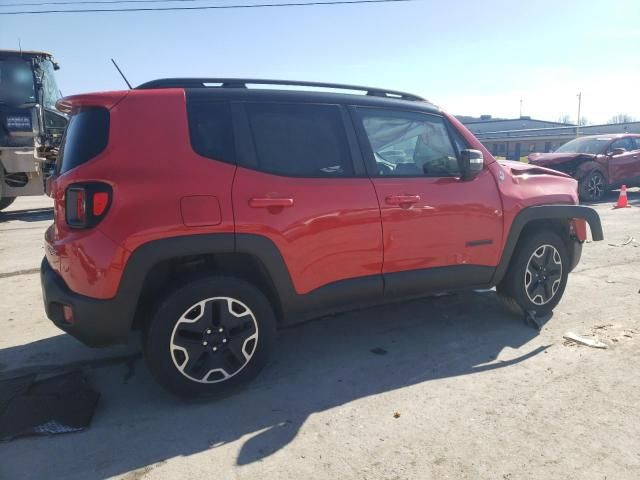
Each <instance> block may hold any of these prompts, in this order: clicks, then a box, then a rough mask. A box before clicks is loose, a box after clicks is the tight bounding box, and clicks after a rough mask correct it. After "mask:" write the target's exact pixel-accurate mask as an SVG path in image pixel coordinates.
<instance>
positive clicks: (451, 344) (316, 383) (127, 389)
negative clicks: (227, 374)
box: [6, 291, 547, 478]
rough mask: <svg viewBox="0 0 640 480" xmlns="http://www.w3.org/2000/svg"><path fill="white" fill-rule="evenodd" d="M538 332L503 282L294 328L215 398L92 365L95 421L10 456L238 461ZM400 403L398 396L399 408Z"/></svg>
mask: <svg viewBox="0 0 640 480" xmlns="http://www.w3.org/2000/svg"><path fill="white" fill-rule="evenodd" d="M537 335H538V331H537V330H536V329H534V328H532V327H530V326H527V325H525V323H524V321H523V320H522V319H519V318H517V317H515V316H513V315H512V314H509V313H507V312H506V311H505V310H504V309H503V307H502V306H501V304H500V303H499V301H498V299H497V298H496V295H495V293H494V292H491V291H489V292H482V293H480V292H465V293H458V294H452V295H447V296H440V297H433V298H428V299H422V300H416V301H412V302H405V303H397V304H393V305H387V306H384V307H377V308H371V309H366V310H359V311H356V312H352V313H348V314H342V315H336V316H334V317H327V318H324V319H321V320H318V321H314V322H309V323H306V324H303V325H299V326H296V327H291V328H287V329H284V330H282V331H281V332H280V335H279V341H278V344H277V345H278V346H277V349H276V352H275V358H274V361H273V362H272V363H271V364H270V365H269V366H268V367H267V368H266V369H265V370H264V371H263V373H262V374H261V375H260V376H259V377H258V378H257V379H256V380H255V381H254V382H253V383H251V384H249V385H247V386H246V387H245V388H244V389H241V390H239V391H237V392H235V393H234V394H233V395H231V396H228V397H226V398H223V399H219V400H215V401H213V400H208V401H187V402H185V401H183V400H180V399H176V398H174V397H172V396H171V395H169V394H166V393H165V392H164V391H163V390H162V389H161V388H160V387H159V386H158V385H156V384H155V382H154V381H153V379H152V378H151V376H150V375H149V373H148V370H147V369H146V368H145V366H144V364H143V363H142V362H137V363H136V364H135V365H132V364H131V362H130V363H129V364H128V365H127V366H126V367H124V366H122V365H119V366H110V367H106V368H96V369H94V370H91V371H90V372H89V373H90V377H91V378H92V383H93V385H94V388H96V389H97V390H98V391H100V392H101V393H102V400H101V403H100V405H99V407H98V410H97V411H96V413H95V417H94V424H93V425H92V426H91V427H90V428H89V430H87V431H86V432H83V433H79V434H75V435H66V436H58V437H57V438H33V439H24V440H19V441H17V442H13V445H11V446H12V447H15V450H13V453H12V458H14V459H15V462H16V464H17V463H18V462H21V461H22V460H20V458H21V457H22V456H24V455H26V456H28V457H29V462H30V464H31V465H32V466H33V469H32V472H31V473H32V474H33V476H34V477H35V478H37V476H38V474H43V475H45V476H47V475H50V474H54V473H55V474H58V473H71V472H72V473H73V474H74V475H77V476H78V478H105V477H110V476H114V475H120V474H124V473H126V472H131V471H135V470H138V469H144V470H145V471H147V470H148V469H149V468H152V467H149V466H150V465H153V464H156V463H158V462H164V461H166V460H169V459H171V458H174V457H179V456H189V455H193V454H197V453H200V452H204V451H207V450H209V451H211V452H212V453H211V455H214V456H215V455H216V453H215V450H216V449H219V448H224V447H225V446H227V445H228V444H230V443H234V442H239V443H238V444H237V445H233V446H231V447H230V448H232V449H234V448H235V449H237V450H238V453H237V455H235V457H236V459H235V461H236V464H237V465H247V464H251V463H253V462H257V461H260V460H261V459H264V458H266V457H268V456H270V455H272V454H274V453H276V452H278V451H280V450H282V449H284V448H285V447H286V446H287V445H288V444H289V443H290V442H291V441H292V440H293V439H294V438H295V437H296V435H297V434H298V432H299V430H300V429H301V427H302V426H303V425H304V423H305V422H306V420H307V419H308V418H309V417H310V416H311V415H313V414H316V413H318V412H326V411H328V410H331V409H333V408H335V407H342V408H341V410H340V411H338V412H337V413H336V416H335V418H334V419H332V420H330V421H328V422H326V429H327V432H325V433H327V434H328V433H329V432H330V431H331V429H332V427H331V422H341V421H343V420H344V418H345V415H347V416H355V417H356V418H357V417H358V416H360V415H363V412H360V411H359V409H358V406H357V404H355V405H351V406H349V404H351V402H356V401H358V400H360V399H363V398H366V397H371V396H375V395H378V394H382V393H385V392H390V391H394V390H397V389H402V388H407V387H411V386H414V385H417V384H421V383H424V382H430V381H433V380H437V379H442V378H449V377H457V376H464V375H468V376H473V375H474V374H476V373H480V372H487V371H489V370H495V369H503V368H510V367H513V366H514V365H516V364H518V363H521V362H525V361H527V360H528V359H530V358H532V357H533V356H535V355H538V354H540V353H542V352H543V351H544V350H545V349H546V348H547V346H544V345H541V344H540V342H534V344H535V345H537V346H529V347H528V346H527V343H528V342H530V341H531V340H533V339H534V338H535V337H536V336H537ZM505 348H508V350H507V351H505V352H504V353H502V355H501V352H503V350H504V349H505ZM511 349H518V350H511ZM499 356H500V359H499V360H497V359H498V357H499ZM470 381H472V380H471V379H470ZM428 401H444V402H446V401H447V399H444V398H433V399H429V400H428ZM345 407H346V413H345V410H344V408H345ZM394 410H395V409H394V405H392V404H389V405H388V412H387V413H388V415H389V416H390V417H391V416H392V415H393V412H394ZM359 412H360V413H359ZM364 418H369V417H367V415H366V414H365V415H364ZM341 419H342V420H341ZM385 420H386V419H385ZM363 421H366V420H363ZM354 435H356V436H357V432H354ZM221 455H222V454H221ZM212 458H215V457H212ZM23 460H26V458H24V459H23ZM217 461H219V460H217ZM16 468H17V467H16ZM6 473H12V470H11V469H8V471H7V472H6Z"/></svg>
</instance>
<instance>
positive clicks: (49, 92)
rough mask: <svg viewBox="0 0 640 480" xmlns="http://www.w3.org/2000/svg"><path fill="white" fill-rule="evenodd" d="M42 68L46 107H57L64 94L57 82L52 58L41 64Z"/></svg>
mask: <svg viewBox="0 0 640 480" xmlns="http://www.w3.org/2000/svg"><path fill="white" fill-rule="evenodd" d="M40 69H41V71H42V90H43V95H42V97H43V99H42V103H43V104H44V106H45V107H49V108H56V102H57V101H58V99H59V98H60V97H61V96H62V95H60V90H58V85H57V84H56V77H55V74H54V72H53V70H54V69H53V63H51V61H50V60H45V61H43V62H42V63H41V64H40Z"/></svg>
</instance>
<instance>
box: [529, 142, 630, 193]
mask: <svg viewBox="0 0 640 480" xmlns="http://www.w3.org/2000/svg"><path fill="white" fill-rule="evenodd" d="M529 163H530V164H531V165H539V166H542V167H548V168H553V169H554V170H558V171H560V172H564V173H566V174H568V175H571V176H572V177H573V178H575V179H576V180H578V192H579V194H580V200H583V201H597V200H600V199H602V197H603V196H604V195H605V193H607V191H609V190H611V189H613V188H618V187H620V186H622V185H627V186H628V187H631V186H633V187H635V186H640V134H636V135H634V134H616V135H592V136H588V137H580V138H576V139H574V140H571V141H570V142H567V143H565V144H564V145H562V146H561V147H560V148H558V149H557V150H556V151H555V152H552V153H532V154H530V155H529Z"/></svg>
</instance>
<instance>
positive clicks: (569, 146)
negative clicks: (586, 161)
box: [556, 137, 611, 154]
mask: <svg viewBox="0 0 640 480" xmlns="http://www.w3.org/2000/svg"><path fill="white" fill-rule="evenodd" d="M610 141H611V138H610V137H595V138H594V137H591V138H576V139H575V140H571V141H570V142H567V143H565V144H564V145H562V146H561V147H560V148H558V149H557V150H556V152H557V153H593V154H598V153H604V149H605V147H606V146H607V144H608V143H609V142H610Z"/></svg>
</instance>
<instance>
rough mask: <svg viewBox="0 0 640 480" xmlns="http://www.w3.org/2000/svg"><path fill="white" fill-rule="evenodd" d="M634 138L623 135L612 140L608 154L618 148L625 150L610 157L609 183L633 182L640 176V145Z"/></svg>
mask: <svg viewBox="0 0 640 480" xmlns="http://www.w3.org/2000/svg"><path fill="white" fill-rule="evenodd" d="M634 140H635V139H634V138H631V137H623V138H618V139H616V140H614V141H613V142H611V144H610V145H609V148H608V149H607V154H608V155H611V154H612V152H613V150H615V149H616V148H624V149H625V152H624V153H621V154H618V155H612V156H610V157H609V183H611V184H613V185H620V184H623V183H632V182H633V180H634V179H637V178H639V177H640V149H639V148H638V147H640V145H638V146H637V145H636V142H634Z"/></svg>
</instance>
